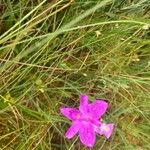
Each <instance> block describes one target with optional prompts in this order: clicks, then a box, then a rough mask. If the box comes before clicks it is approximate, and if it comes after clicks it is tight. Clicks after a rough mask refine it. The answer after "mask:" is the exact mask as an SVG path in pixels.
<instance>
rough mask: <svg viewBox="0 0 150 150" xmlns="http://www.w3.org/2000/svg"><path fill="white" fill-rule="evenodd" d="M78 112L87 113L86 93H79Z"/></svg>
mask: <svg viewBox="0 0 150 150" xmlns="http://www.w3.org/2000/svg"><path fill="white" fill-rule="evenodd" d="M79 110H80V112H82V113H83V114H84V113H87V111H88V96H87V95H80V107H79Z"/></svg>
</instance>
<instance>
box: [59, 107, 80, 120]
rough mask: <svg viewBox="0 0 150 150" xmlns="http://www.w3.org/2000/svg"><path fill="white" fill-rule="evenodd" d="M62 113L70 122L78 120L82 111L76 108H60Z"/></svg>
mask: <svg viewBox="0 0 150 150" xmlns="http://www.w3.org/2000/svg"><path fill="white" fill-rule="evenodd" d="M60 112H61V113H62V114H63V115H64V116H66V117H67V118H68V119H70V120H76V119H77V116H79V115H80V111H79V110H77V109H75V108H64V107H63V108H60Z"/></svg>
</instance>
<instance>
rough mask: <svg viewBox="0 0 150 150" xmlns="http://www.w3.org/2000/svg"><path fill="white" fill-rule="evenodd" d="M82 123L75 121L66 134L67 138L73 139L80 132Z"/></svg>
mask: <svg viewBox="0 0 150 150" xmlns="http://www.w3.org/2000/svg"><path fill="white" fill-rule="evenodd" d="M79 127H80V123H79V122H78V121H74V122H73V123H72V125H71V127H70V128H69V129H68V130H67V132H66V133H65V137H66V138H68V139H71V138H72V137H73V136H74V135H75V134H76V133H77V132H78V131H79Z"/></svg>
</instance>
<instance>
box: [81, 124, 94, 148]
mask: <svg viewBox="0 0 150 150" xmlns="http://www.w3.org/2000/svg"><path fill="white" fill-rule="evenodd" d="M79 136H80V140H81V142H82V143H83V144H84V145H86V146H88V147H93V146H94V144H95V139H96V135H95V132H94V127H93V126H92V124H90V123H84V124H83V125H82V127H81V128H80V130H79Z"/></svg>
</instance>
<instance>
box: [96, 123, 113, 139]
mask: <svg viewBox="0 0 150 150" xmlns="http://www.w3.org/2000/svg"><path fill="white" fill-rule="evenodd" d="M113 128H114V124H113V123H110V124H105V123H102V124H101V126H100V128H99V130H97V131H96V132H97V133H99V134H100V135H105V136H106V138H107V139H108V138H109V137H110V136H111V135H112V132H113Z"/></svg>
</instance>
